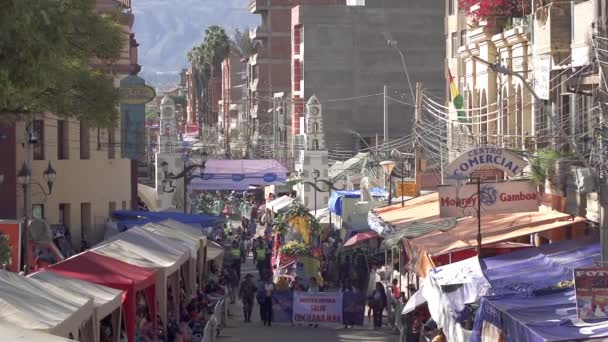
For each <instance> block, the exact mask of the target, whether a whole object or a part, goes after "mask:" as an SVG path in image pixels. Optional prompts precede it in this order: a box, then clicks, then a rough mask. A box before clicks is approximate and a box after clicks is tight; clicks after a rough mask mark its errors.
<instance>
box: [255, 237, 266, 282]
mask: <svg viewBox="0 0 608 342" xmlns="http://www.w3.org/2000/svg"><path fill="white" fill-rule="evenodd" d="M255 258H256V267H257V269H258V273H259V274H260V276H261V275H262V273H263V272H264V270H265V269H266V244H265V242H264V240H263V239H262V237H259V238H258V246H257V248H256V250H255Z"/></svg>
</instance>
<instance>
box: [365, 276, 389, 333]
mask: <svg viewBox="0 0 608 342" xmlns="http://www.w3.org/2000/svg"><path fill="white" fill-rule="evenodd" d="M387 301H388V300H387V297H386V291H384V285H382V283H381V282H377V283H376V289H375V290H374V292H372V294H371V296H370V297H369V306H370V307H371V309H372V315H373V316H374V330H378V329H380V328H382V312H383V311H384V309H385V308H386V306H387Z"/></svg>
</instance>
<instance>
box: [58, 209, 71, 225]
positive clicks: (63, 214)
mask: <svg viewBox="0 0 608 342" xmlns="http://www.w3.org/2000/svg"><path fill="white" fill-rule="evenodd" d="M70 215H71V212H70V205H69V204H68V203H60V204H59V217H58V220H59V222H57V223H59V224H63V225H64V226H66V228H69V227H70V223H71V222H70Z"/></svg>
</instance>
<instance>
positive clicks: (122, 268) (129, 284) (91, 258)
mask: <svg viewBox="0 0 608 342" xmlns="http://www.w3.org/2000/svg"><path fill="white" fill-rule="evenodd" d="M46 271H48V272H54V273H59V274H62V275H64V276H67V277H70V278H75V279H80V280H84V281H88V282H91V283H95V284H99V285H103V286H108V287H111V288H114V289H120V290H123V291H124V293H125V296H124V297H123V304H122V305H123V315H124V321H125V327H126V333H127V339H128V341H129V342H134V341H135V329H136V320H137V314H136V309H137V302H136V295H137V293H138V292H139V291H144V292H145V295H146V301H147V303H148V310H149V314H150V316H151V317H156V300H154V298H155V295H156V272H154V271H152V270H147V269H145V268H141V267H137V266H135V265H132V264H128V263H126V262H123V261H120V260H117V259H114V258H110V257H106V256H103V255H101V254H98V253H94V252H91V251H88V252H84V253H81V254H78V255H77V256H75V257H73V258H70V259H67V260H64V261H62V262H60V263H58V264H55V265H52V266H50V267H49V268H47V269H46ZM153 322H154V329H156V320H153Z"/></svg>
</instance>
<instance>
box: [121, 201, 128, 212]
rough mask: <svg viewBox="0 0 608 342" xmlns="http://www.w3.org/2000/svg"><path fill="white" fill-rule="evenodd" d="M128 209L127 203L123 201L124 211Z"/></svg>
mask: <svg viewBox="0 0 608 342" xmlns="http://www.w3.org/2000/svg"><path fill="white" fill-rule="evenodd" d="M126 209H127V201H122V210H126Z"/></svg>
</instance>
